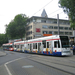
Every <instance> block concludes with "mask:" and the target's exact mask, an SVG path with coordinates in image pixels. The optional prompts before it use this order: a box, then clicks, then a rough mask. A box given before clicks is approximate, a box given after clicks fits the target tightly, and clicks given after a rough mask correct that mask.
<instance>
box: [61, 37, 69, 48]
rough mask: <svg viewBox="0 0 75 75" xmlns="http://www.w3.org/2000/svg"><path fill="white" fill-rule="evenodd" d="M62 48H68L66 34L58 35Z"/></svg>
mask: <svg viewBox="0 0 75 75" xmlns="http://www.w3.org/2000/svg"><path fill="white" fill-rule="evenodd" d="M60 39H61V45H62V48H69V39H68V36H60Z"/></svg>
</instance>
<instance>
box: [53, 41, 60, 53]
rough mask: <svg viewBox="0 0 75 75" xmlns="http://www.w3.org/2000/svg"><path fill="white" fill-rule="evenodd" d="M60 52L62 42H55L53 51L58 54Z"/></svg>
mask: <svg viewBox="0 0 75 75" xmlns="http://www.w3.org/2000/svg"><path fill="white" fill-rule="evenodd" d="M59 50H60V41H58V40H57V41H54V48H53V51H54V52H57V51H59Z"/></svg>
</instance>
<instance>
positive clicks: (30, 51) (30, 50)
mask: <svg viewBox="0 0 75 75" xmlns="http://www.w3.org/2000/svg"><path fill="white" fill-rule="evenodd" d="M30 52H32V44H30Z"/></svg>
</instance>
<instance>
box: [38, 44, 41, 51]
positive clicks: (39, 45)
mask: <svg viewBox="0 0 75 75" xmlns="http://www.w3.org/2000/svg"><path fill="white" fill-rule="evenodd" d="M40 47H41V43H38V52H40V50H41V49H40Z"/></svg>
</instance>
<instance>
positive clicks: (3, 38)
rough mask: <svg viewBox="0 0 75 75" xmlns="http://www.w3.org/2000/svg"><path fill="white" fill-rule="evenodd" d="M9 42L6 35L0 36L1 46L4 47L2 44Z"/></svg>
mask: <svg viewBox="0 0 75 75" xmlns="http://www.w3.org/2000/svg"><path fill="white" fill-rule="evenodd" d="M7 42H8V38H7V37H6V35H5V34H0V46H2V44H4V43H7Z"/></svg>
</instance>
